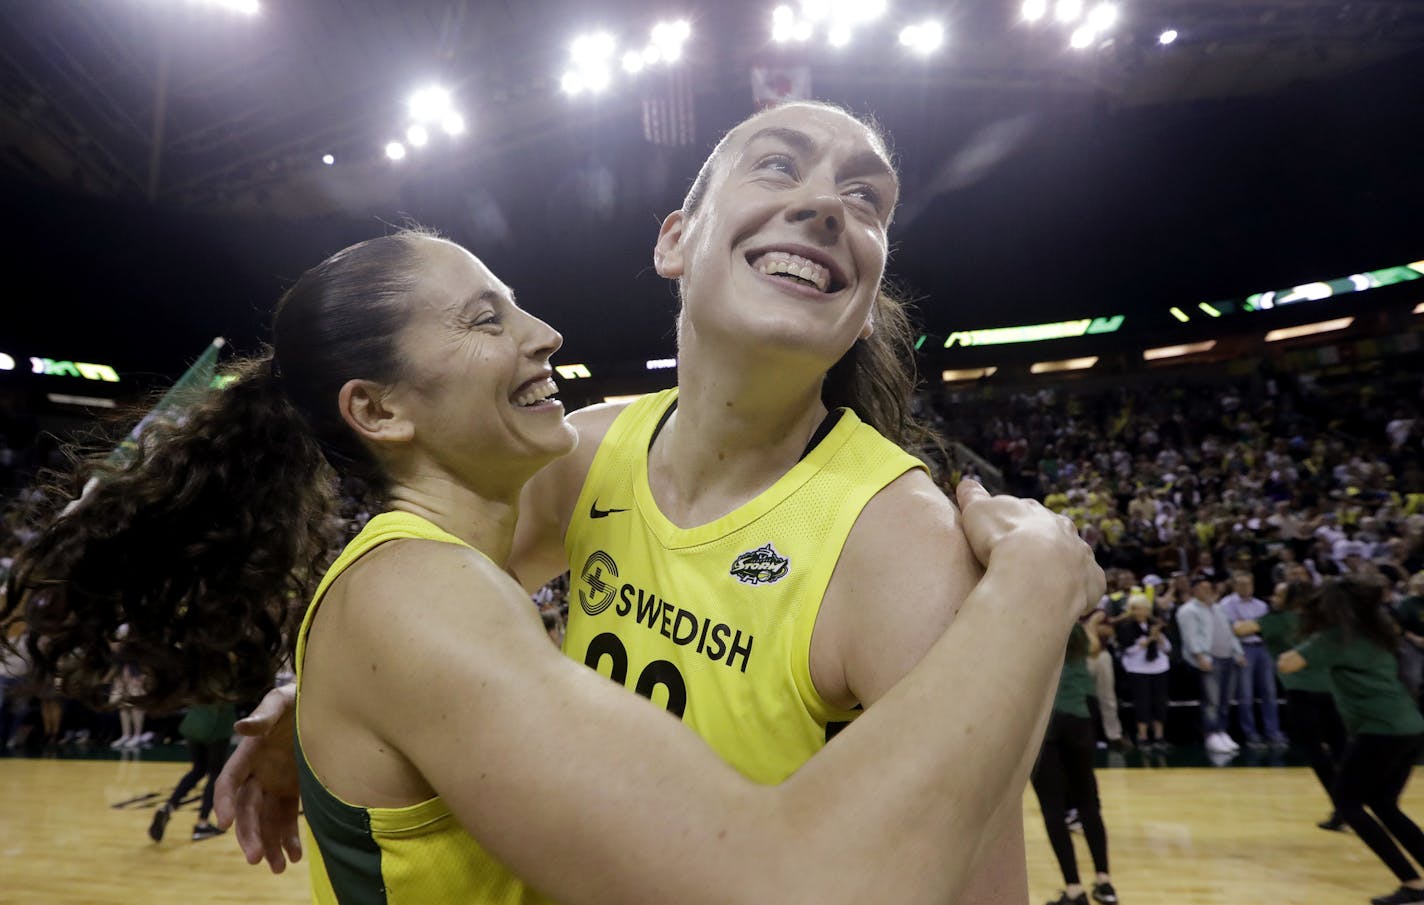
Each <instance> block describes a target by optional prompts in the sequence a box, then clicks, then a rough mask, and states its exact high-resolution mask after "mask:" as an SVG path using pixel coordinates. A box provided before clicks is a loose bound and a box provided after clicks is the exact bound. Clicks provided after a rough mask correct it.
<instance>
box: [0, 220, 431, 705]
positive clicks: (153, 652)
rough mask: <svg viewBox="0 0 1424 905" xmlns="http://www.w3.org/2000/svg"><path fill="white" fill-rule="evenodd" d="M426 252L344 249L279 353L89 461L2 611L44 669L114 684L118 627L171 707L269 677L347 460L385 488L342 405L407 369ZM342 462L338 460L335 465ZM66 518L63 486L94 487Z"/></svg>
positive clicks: (298, 300) (293, 299) (303, 304)
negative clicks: (128, 456) (356, 391)
mask: <svg viewBox="0 0 1424 905" xmlns="http://www.w3.org/2000/svg"><path fill="white" fill-rule="evenodd" d="M417 265H418V260H417V257H416V251H415V241H414V236H413V235H412V234H409V233H402V234H399V235H396V236H389V237H385V238H382V239H374V240H371V241H369V242H363V243H361V244H359V245H355V246H352V247H351V248H348V249H345V250H344V251H341V252H338V253H337V254H336V255H333V256H332V257H331V258H328V259H327V260H326V261H324V262H322V263H321V264H320V265H318V266H317V267H314V268H312V269H311V270H309V271H307V272H306V273H305V274H303V276H302V277H301V279H299V280H298V281H297V283H296V284H295V285H293V286H292V288H291V289H290V290H289V291H288V292H287V293H286V295H285V296H284V297H283V298H282V300H281V302H280V303H279V305H278V308H277V314H276V318H275V322H274V329H273V333H274V343H275V345H274V349H273V352H272V355H270V356H263V357H260V358H255V359H249V360H246V361H243V362H240V363H238V365H237V366H236V376H237V379H236V380H234V381H233V382H232V383H230V384H229V385H228V386H227V387H226V388H225V389H223V390H221V391H212V392H210V393H209V394H207V396H206V397H205V398H203V399H202V400H201V401H200V402H198V403H197V404H195V405H193V406H190V407H188V408H185V409H183V410H182V411H181V412H178V413H177V414H176V416H167V417H164V416H160V417H156V418H154V419H152V421H150V422H149V423H148V424H147V425H145V427H144V429H143V432H142V434H141V436H140V439H139V441H138V444H137V447H138V448H137V450H136V454H135V456H134V458H133V459H132V460H131V461H129V462H128V463H127V464H124V465H122V466H118V467H114V466H110V465H107V464H105V463H104V461H103V453H98V454H95V455H94V456H92V457H90V458H88V459H83V460H81V461H80V464H79V467H77V468H75V469H74V470H72V471H71V472H70V473H69V474H68V475H67V476H66V480H65V483H63V484H60V485H57V486H54V487H52V488H51V490H52V492H51V493H50V494H49V495H48V499H49V501H50V502H49V503H48V504H46V503H45V502H44V499H45V497H44V495H41V494H36V495H35V496H36V497H37V499H36V501H35V502H34V503H33V505H32V506H31V507H30V508H31V513H30V514H31V527H32V529H33V530H35V531H36V532H37V533H36V536H35V537H34V539H33V540H32V541H30V542H29V543H28V544H27V545H26V546H25V547H24V548H23V549H22V550H21V551H20V553H19V554H18V555H17V557H16V559H15V563H14V567H13V568H12V570H11V572H10V575H9V577H8V580H7V582H6V596H5V600H4V602H3V605H0V626H9V625H11V624H13V623H15V622H23V623H24V624H25V625H26V626H27V627H28V629H29V631H28V633H27V634H25V635H23V636H22V640H21V642H20V647H21V652H22V654H23V655H24V656H25V658H26V659H27V660H28V661H29V662H30V666H31V677H32V678H33V679H35V680H37V681H45V682H47V681H50V680H51V679H54V678H57V679H58V680H59V683H60V688H61V690H62V691H63V693H65V694H66V695H69V696H73V697H76V698H79V699H81V700H84V701H87V702H89V703H95V704H98V703H103V702H104V701H105V700H106V695H105V685H106V683H107V682H108V680H109V677H110V674H111V672H112V665H113V652H112V645H113V644H115V643H117V642H118V640H119V637H118V636H119V627H120V626H121V625H127V626H128V629H127V633H126V634H125V637H124V639H123V643H124V647H125V650H124V655H125V659H126V660H128V661H131V662H136V663H137V664H138V665H139V669H140V670H141V672H142V675H143V677H144V680H145V683H144V687H145V692H144V694H143V696H142V697H141V698H138V699H135V700H134V701H133V702H132V703H136V704H139V705H141V706H146V707H151V708H155V709H162V708H166V707H171V706H173V705H176V704H180V703H184V702H190V701H216V700H241V699H248V698H252V697H255V696H256V695H258V694H259V693H260V692H261V691H263V690H264V689H266V688H269V687H270V686H271V684H272V679H273V675H274V673H275V672H276V669H277V667H278V666H279V664H280V661H281V659H282V657H283V656H284V655H285V654H286V652H287V648H288V643H289V640H290V637H291V629H292V628H293V625H294V621H295V618H296V615H297V614H298V613H300V612H301V610H302V608H303V607H304V606H305V604H306V602H307V600H308V599H309V598H310V595H311V592H312V590H313V586H314V584H315V582H316V581H318V580H319V579H320V576H321V574H322V571H323V569H324V568H325V565H326V563H327V562H328V561H329V559H330V556H331V554H332V552H333V550H334V548H335V544H336V543H337V542H339V540H340V539H341V533H340V527H341V523H340V520H339V519H338V518H337V505H338V494H337V475H338V472H339V473H341V474H342V475H344V476H348V477H351V478H355V479H357V480H358V481H360V482H362V483H364V484H365V485H367V486H368V487H372V488H375V489H376V490H381V489H383V488H384V486H385V478H384V475H383V474H382V473H381V470H380V468H379V467H378V466H377V465H376V462H375V460H374V458H373V457H372V456H371V455H370V454H369V453H368V452H367V451H366V450H365V448H364V447H362V446H361V445H360V443H359V442H358V441H357V440H356V438H355V437H354V435H352V434H351V433H350V432H349V431H348V430H347V429H346V428H345V425H344V422H343V421H342V420H341V417H340V412H339V410H338V403H337V393H338V391H339V390H340V387H341V386H342V385H343V384H344V383H345V382H346V381H347V380H350V379H353V378H366V379H371V380H376V381H382V382H389V381H392V380H394V379H396V378H397V377H398V376H399V371H400V369H399V366H398V358H397V354H396V350H395V338H396V336H397V335H398V333H399V332H400V328H401V327H402V326H403V324H404V322H405V317H406V311H407V310H408V308H409V306H408V305H407V304H403V301H404V296H405V295H406V294H407V293H408V292H409V291H410V290H411V288H412V287H413V286H414V285H415V270H416V266H417ZM333 466H335V469H333ZM86 483H88V484H89V485H90V486H89V489H88V492H87V493H86V494H84V495H83V497H82V499H81V501H80V502H79V503H78V504H77V505H76V506H74V507H72V508H71V509H70V511H68V512H66V513H65V514H62V515H58V516H55V514H54V513H55V512H56V511H58V508H59V504H58V503H57V502H56V501H59V500H71V499H75V498H77V497H79V496H80V490H81V488H83V487H84V486H85V484H86Z"/></svg>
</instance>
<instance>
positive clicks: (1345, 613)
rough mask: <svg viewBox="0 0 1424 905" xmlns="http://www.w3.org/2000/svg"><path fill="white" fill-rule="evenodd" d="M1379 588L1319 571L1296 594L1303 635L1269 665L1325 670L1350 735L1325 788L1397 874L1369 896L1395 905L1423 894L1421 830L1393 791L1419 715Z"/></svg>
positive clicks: (1414, 740) (1415, 744)
mask: <svg viewBox="0 0 1424 905" xmlns="http://www.w3.org/2000/svg"><path fill="white" fill-rule="evenodd" d="M1384 594H1385V586H1384V584H1383V583H1381V582H1377V581H1371V580H1369V579H1364V578H1357V577H1353V576H1346V577H1342V578H1327V579H1326V580H1325V582H1324V584H1322V585H1321V586H1320V588H1319V589H1318V591H1315V592H1313V593H1307V594H1306V596H1305V597H1304V599H1303V601H1302V604H1301V607H1302V608H1301V616H1300V634H1301V636H1302V637H1304V639H1305V640H1304V641H1302V642H1300V643H1299V644H1297V645H1296V646H1295V648H1294V649H1293V650H1288V651H1286V652H1285V653H1283V654H1281V655H1280V658H1279V659H1278V661H1277V668H1278V669H1279V670H1280V671H1281V672H1282V673H1285V674H1287V675H1290V674H1294V673H1299V672H1302V671H1304V670H1307V669H1312V670H1320V671H1322V672H1324V673H1325V674H1326V675H1327V676H1328V677H1329V682H1330V691H1331V694H1332V695H1333V696H1334V698H1335V703H1336V705H1337V706H1338V707H1339V710H1340V716H1341V717H1343V718H1344V721H1345V728H1346V729H1347V730H1348V731H1349V733H1350V741H1349V744H1348V745H1347V746H1346V748H1345V753H1344V756H1343V757H1342V758H1341V759H1340V762H1339V766H1338V767H1337V768H1336V770H1335V776H1334V785H1333V786H1332V788H1331V798H1332V799H1333V800H1334V803H1335V813H1336V814H1337V815H1338V816H1339V817H1340V818H1341V819H1343V820H1344V821H1345V823H1347V824H1349V826H1350V829H1352V830H1354V831H1355V835H1357V836H1359V837H1360V840H1361V841H1362V842H1364V843H1365V845H1367V846H1369V847H1370V850H1371V851H1372V852H1374V853H1375V855H1376V856H1377V857H1378V858H1379V859H1380V860H1381V861H1383V862H1384V863H1385V866H1386V867H1388V868H1389V869H1390V871H1391V872H1393V874H1394V875H1395V877H1396V878H1397V879H1398V880H1399V882H1400V886H1399V888H1398V889H1397V890H1395V891H1394V892H1392V893H1389V894H1387V895H1382V896H1376V897H1375V898H1373V899H1371V900H1370V901H1371V902H1373V903H1374V905H1398V903H1404V902H1424V879H1421V878H1420V876H1419V870H1418V867H1416V864H1419V865H1424V832H1421V831H1420V829H1419V827H1418V825H1417V824H1415V823H1414V821H1413V820H1411V819H1410V818H1409V816H1408V815H1406V814H1405V813H1404V812H1403V811H1402V810H1400V808H1399V796H1400V795H1401V794H1402V793H1403V792H1404V786H1405V784H1406V783H1408V782H1409V774H1410V773H1411V772H1412V771H1413V769H1414V764H1415V762H1416V761H1418V760H1419V756H1420V754H1421V753H1424V717H1421V716H1420V714H1419V709H1418V707H1416V706H1415V704H1414V699H1413V698H1412V697H1411V696H1410V694H1409V692H1408V691H1406V690H1405V688H1404V683H1403V682H1401V681H1400V679H1399V662H1398V661H1397V660H1396V659H1395V650H1396V649H1397V648H1398V646H1399V637H1398V629H1397V628H1396V627H1395V624H1394V622H1393V620H1392V619H1391V618H1390V616H1389V612H1388V610H1387V609H1386V607H1385V597H1384ZM1367 808H1368V810H1366V809H1367ZM1401 847H1402V848H1403V849H1404V851H1401V850H1400V849H1401ZM1405 852H1408V856H1406V855H1405ZM1411 857H1412V858H1413V859H1414V862H1415V863H1413V864H1412V863H1410V860H1409V859H1410V858H1411Z"/></svg>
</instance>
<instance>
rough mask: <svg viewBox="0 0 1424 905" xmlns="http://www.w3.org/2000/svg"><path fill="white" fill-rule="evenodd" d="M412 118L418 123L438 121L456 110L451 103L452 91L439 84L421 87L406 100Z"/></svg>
mask: <svg viewBox="0 0 1424 905" xmlns="http://www.w3.org/2000/svg"><path fill="white" fill-rule="evenodd" d="M406 105H407V107H408V108H409V109H410V118H411V119H413V120H415V121H416V122H417V123H438V122H440V120H442V119H444V118H445V117H446V116H448V115H449V114H451V113H453V112H454V108H453V107H452V106H451V103H450V92H448V91H446V90H445V89H444V88H441V87H440V86H439V85H430V86H428V87H426V88H421V89H420V90H419V91H417V92H415V93H414V94H412V95H411V96H410V100H409V101H407V102H406Z"/></svg>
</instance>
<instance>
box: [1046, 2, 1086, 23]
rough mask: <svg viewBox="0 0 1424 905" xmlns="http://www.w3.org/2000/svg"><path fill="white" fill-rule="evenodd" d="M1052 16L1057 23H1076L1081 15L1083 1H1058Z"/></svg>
mask: <svg viewBox="0 0 1424 905" xmlns="http://www.w3.org/2000/svg"><path fill="white" fill-rule="evenodd" d="M1053 14H1054V16H1056V17H1057V18H1058V21H1059V22H1064V23H1067V22H1076V21H1078V17H1079V16H1081V15H1083V0H1058V5H1057V6H1056V7H1054V10H1053Z"/></svg>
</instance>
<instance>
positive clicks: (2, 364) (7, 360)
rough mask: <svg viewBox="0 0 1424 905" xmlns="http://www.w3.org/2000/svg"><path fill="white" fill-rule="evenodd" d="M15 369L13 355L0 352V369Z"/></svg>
mask: <svg viewBox="0 0 1424 905" xmlns="http://www.w3.org/2000/svg"><path fill="white" fill-rule="evenodd" d="M13 370H15V359H14V357H13V356H10V355H6V354H5V353H4V352H0V371H13Z"/></svg>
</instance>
